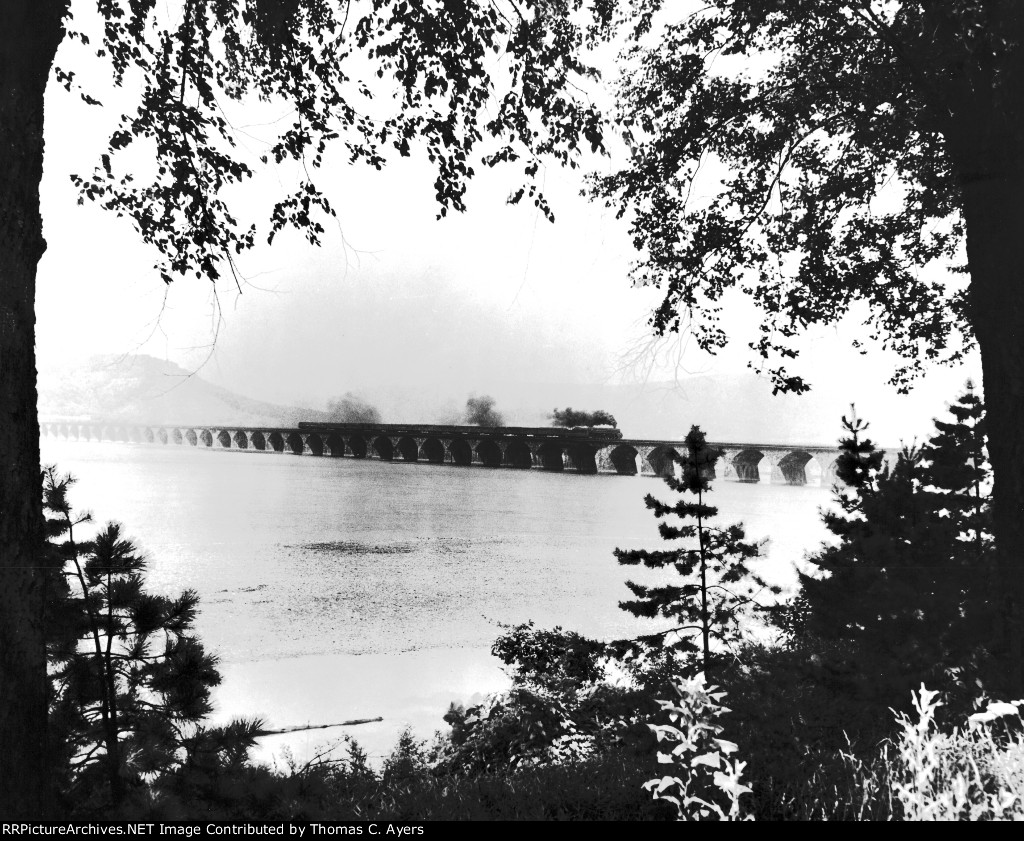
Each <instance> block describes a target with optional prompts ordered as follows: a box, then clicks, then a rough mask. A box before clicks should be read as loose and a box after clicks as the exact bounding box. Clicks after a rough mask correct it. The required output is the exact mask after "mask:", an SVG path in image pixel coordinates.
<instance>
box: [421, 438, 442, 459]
mask: <svg viewBox="0 0 1024 841" xmlns="http://www.w3.org/2000/svg"><path fill="white" fill-rule="evenodd" d="M420 458H422V459H423V460H424V461H428V462H430V463H431V464H443V463H444V444H442V443H441V439H439V438H428V439H427V440H426V441H424V442H423V443H422V444H421V445H420Z"/></svg>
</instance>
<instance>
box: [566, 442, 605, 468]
mask: <svg viewBox="0 0 1024 841" xmlns="http://www.w3.org/2000/svg"><path fill="white" fill-rule="evenodd" d="M566 453H567V455H568V456H569V465H570V467H572V469H573V470H575V471H576V472H577V473H597V449H596V448H595V447H594V446H592V445H591V444H570V445H569V446H568V447H566Z"/></svg>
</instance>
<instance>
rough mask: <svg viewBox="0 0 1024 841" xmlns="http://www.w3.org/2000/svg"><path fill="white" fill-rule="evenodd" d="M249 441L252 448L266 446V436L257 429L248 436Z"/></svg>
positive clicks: (260, 448)
mask: <svg viewBox="0 0 1024 841" xmlns="http://www.w3.org/2000/svg"><path fill="white" fill-rule="evenodd" d="M249 443H250V444H252V448H253V449H254V450H265V449H266V448H267V437H266V436H265V435H264V434H263V433H262V432H260V431H259V430H256V431H255V432H254V433H253V434H252V435H250V436H249Z"/></svg>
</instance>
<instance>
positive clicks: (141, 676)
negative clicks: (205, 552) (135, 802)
mask: <svg viewBox="0 0 1024 841" xmlns="http://www.w3.org/2000/svg"><path fill="white" fill-rule="evenodd" d="M73 483H74V479H73V478H72V477H70V476H59V475H58V474H57V472H56V470H55V468H53V467H48V468H46V469H45V470H44V471H43V490H44V501H43V505H44V510H45V511H46V512H47V515H48V517H47V531H48V534H49V537H50V541H51V547H52V548H51V552H52V553H53V554H55V555H56V556H57V557H58V558H59V559H60V563H59V564H51V568H53V569H55V570H56V569H60V570H61V572H62V573H63V575H62V576H61V577H62V578H63V583H57V582H54V586H53V588H52V590H51V593H50V594H49V595H50V598H49V606H50V622H49V627H48V631H49V633H48V638H49V640H50V645H49V648H48V654H49V659H50V672H51V686H52V690H51V698H50V724H51V728H50V729H51V733H52V734H53V740H54V746H55V747H56V748H57V749H58V756H57V758H58V760H59V761H58V763H57V764H58V767H60V768H61V779H60V780H59V781H58V787H59V789H60V790H61V791H62V793H63V794H64V795H65V796H66V797H67V798H68V799H69V801H70V802H72V803H73V804H74V805H75V806H76V807H77V808H78V809H79V810H80V811H85V812H86V813H88V812H89V811H100V812H102V813H104V814H106V810H107V809H108V808H110V807H113V808H114V809H117V808H118V807H120V806H121V805H122V804H123V803H124V802H125V801H126V799H127V798H128V797H129V796H130V794H131V793H132V791H133V790H134V789H137V788H139V787H141V786H142V784H143V782H144V781H147V780H149V781H151V780H154V779H156V778H158V777H159V776H160V775H166V774H170V773H177V772H180V770H181V769H182V768H183V767H188V766H195V765H197V764H202V763H204V762H205V764H206V765H209V756H210V754H211V751H212V752H213V754H214V755H216V756H220V757H229V758H231V759H233V760H237V758H238V757H239V755H242V756H244V754H245V752H246V751H247V750H248V748H249V747H251V746H252V744H253V739H254V737H255V735H256V734H257V733H258V732H259V728H260V727H261V724H260V722H258V721H237V722H232V723H231V724H230V725H228V726H227V727H225V728H213V729H209V730H207V729H206V728H204V727H203V725H202V721H203V719H204V718H205V717H206V716H207V715H208V714H209V713H210V712H211V709H212V708H211V705H210V689H211V688H212V687H214V686H216V685H217V684H219V683H220V674H219V673H218V671H217V660H216V658H215V657H213V656H212V655H210V654H208V653H207V652H206V651H205V650H204V648H203V646H202V643H201V642H200V641H199V640H198V639H197V638H196V637H195V636H194V628H193V626H194V622H195V618H196V609H197V606H198V601H199V600H198V596H197V594H196V593H195V591H193V590H185V591H184V592H183V593H182V594H181V595H180V596H178V597H177V598H168V597H165V596H158V595H154V594H151V593H148V592H147V591H146V589H145V571H146V562H145V559H144V558H143V556H142V555H141V554H140V553H139V551H138V550H137V549H136V547H135V545H134V544H133V543H132V541H131V540H128V539H126V538H124V537H123V536H122V535H121V528H120V526H118V525H117V524H116V523H109V524H108V525H107V526H106V527H105V528H104V529H102V530H101V531H100V532H99V533H98V534H97V535H96V536H95V537H94V538H93V539H91V540H84V541H83V540H80V539H79V538H77V537H76V535H75V528H76V527H77V526H79V525H82V524H83V523H87V522H89V521H90V520H91V516H90V515H89V514H88V513H85V514H80V515H76V514H75V513H74V511H73V510H72V507H71V505H70V503H69V501H68V490H69V488H70V487H71V485H72V484H73ZM197 750H201V751H203V752H204V753H205V756H204V757H199V756H197Z"/></svg>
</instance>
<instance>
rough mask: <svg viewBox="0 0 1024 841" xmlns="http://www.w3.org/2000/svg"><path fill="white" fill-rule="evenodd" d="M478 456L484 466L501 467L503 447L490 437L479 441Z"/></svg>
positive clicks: (477, 446)
mask: <svg viewBox="0 0 1024 841" xmlns="http://www.w3.org/2000/svg"><path fill="white" fill-rule="evenodd" d="M476 457H477V458H478V459H479V460H480V463H481V464H482V465H483V466H484V467H501V447H499V446H498V443H497V442H496V441H492V440H491V439H490V438H483V439H482V440H480V441H478V442H477V445H476Z"/></svg>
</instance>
